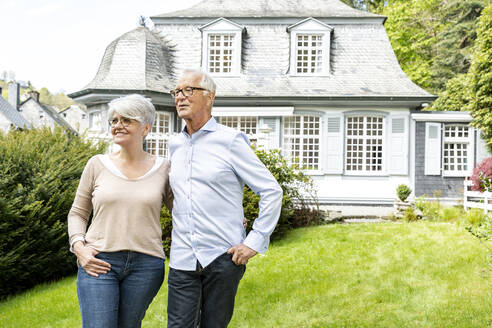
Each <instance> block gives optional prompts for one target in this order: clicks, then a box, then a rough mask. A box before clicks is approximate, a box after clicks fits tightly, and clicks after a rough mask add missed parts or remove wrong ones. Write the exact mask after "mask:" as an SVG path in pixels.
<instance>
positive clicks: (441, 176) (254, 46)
mask: <svg viewBox="0 0 492 328" xmlns="http://www.w3.org/2000/svg"><path fill="white" fill-rule="evenodd" d="M385 19H386V18H385V17H384V16H380V15H376V14H372V13H368V12H364V11H360V10H356V9H352V8H350V7H349V6H347V5H345V4H343V3H342V2H340V1H338V0H318V1H315V0H277V1H267V0H249V1H234V0H205V1H202V2H200V3H198V4H197V5H195V6H192V7H191V8H189V9H186V10H182V11H176V12H172V13H166V14H163V15H157V16H154V17H152V20H153V22H154V24H155V29H154V30H153V31H150V30H148V29H147V28H145V27H139V28H136V29H135V30H132V31H130V32H127V33H125V34H123V35H122V36H121V37H120V38H118V39H116V40H114V41H113V42H111V43H110V44H109V46H108V47H107V49H106V52H105V54H104V57H103V59H102V62H101V65H100V67H99V70H98V72H97V74H96V76H95V77H94V79H93V80H92V81H91V82H90V83H89V84H88V85H87V86H86V87H85V88H83V89H82V90H80V91H78V92H75V93H72V94H71V95H69V96H70V97H72V98H73V99H74V100H76V101H77V102H80V103H83V104H85V105H86V106H87V109H88V116H89V117H88V118H89V130H92V131H94V132H97V133H99V135H100V136H106V138H108V137H109V134H108V124H107V121H108V117H107V109H108V106H107V104H108V102H109V101H110V100H112V99H114V98H116V97H119V96H122V95H125V94H129V93H140V94H143V95H145V96H147V97H148V98H150V99H151V100H152V102H153V103H154V105H155V106H156V109H157V110H158V114H157V118H156V124H155V126H154V127H153V130H152V132H151V133H150V135H149V137H148V138H147V149H148V150H149V151H150V152H152V153H157V154H159V155H164V156H166V155H167V140H168V136H169V134H172V133H175V132H178V131H180V129H181V127H182V122H181V120H179V119H178V117H177V115H176V113H175V108H174V102H173V99H172V98H171V97H170V95H169V90H170V89H173V88H174V86H175V83H176V78H177V76H179V75H180V73H181V72H182V71H183V69H185V68H193V67H201V68H202V69H204V70H206V71H208V72H210V74H212V76H213V77H214V79H215V81H216V82H217V86H218V89H217V95H216V100H215V104H214V109H213V115H214V116H215V117H216V119H217V120H218V121H219V122H220V123H222V124H225V125H228V126H231V127H234V128H236V129H239V130H242V131H244V132H245V133H246V134H248V136H249V137H250V138H251V139H257V140H258V139H259V137H260V129H261V130H264V129H265V128H266V129H269V130H270V133H269V135H268V140H267V142H266V144H267V145H266V146H267V147H268V148H280V149H282V151H283V154H284V156H285V157H286V158H287V159H288V161H289V162H291V163H298V164H299V165H300V166H301V167H302V168H303V169H304V170H305V171H306V172H307V173H308V174H310V175H312V177H313V179H314V181H315V183H316V184H317V187H318V196H319V200H320V202H321V203H323V204H392V202H393V200H394V199H395V197H396V192H395V190H396V187H397V186H398V185H399V184H402V183H403V184H407V185H409V186H411V187H412V189H413V190H414V191H415V195H421V194H423V193H430V194H432V191H433V190H432V188H433V186H435V187H436V188H442V189H443V190H442V194H443V196H445V197H447V198H449V199H451V200H456V199H458V198H461V195H460V191H459V189H458V187H457V186H458V183H457V181H462V179H463V176H466V175H469V174H470V170H471V168H472V167H473V166H474V165H475V163H476V162H477V158H476V154H477V153H478V152H477V151H472V150H474V149H476V148H477V140H478V138H477V135H476V132H475V130H474V129H472V128H471V127H469V126H468V125H467V124H468V122H469V121H470V119H469V116H468V115H467V114H466V113H465V114H463V113H462V114H463V115H465V116H466V118H465V117H459V118H458V120H454V119H453V120H449V118H450V116H446V114H442V115H441V113H431V114H428V115H429V116H426V115H427V113H425V112H422V111H421V109H422V108H423V107H425V106H426V105H428V104H429V103H430V102H432V101H433V100H434V99H435V98H436V96H434V95H432V94H429V93H428V92H426V91H425V90H423V89H421V88H420V87H418V86H417V85H416V84H414V83H413V82H412V81H411V80H410V79H409V78H408V76H406V74H405V73H404V72H403V71H402V70H401V68H400V66H399V64H398V61H397V59H396V57H395V54H394V52H393V49H392V48H391V44H390V42H389V39H388V36H387V35H386V31H385V29H384V25H383V24H384V21H385ZM436 117H439V119H437V118H436ZM441 117H442V118H441ZM436 123H438V124H439V127H438V125H435V124H436ZM426 130H427V131H426ZM465 130H466V131H467V132H466V136H467V137H466V140H465V137H464V135H465ZM436 135H437V136H440V135H442V136H443V137H442V138H441V137H439V140H440V142H441V143H440V144H439V145H438V143H439V142H436V141H435V136H436ZM426 150H427V152H426ZM429 150H431V151H429ZM463 150H465V151H466V155H464V153H463ZM427 153H428V154H427ZM422 156H424V157H422ZM465 157H466V159H465ZM465 160H466V165H450V164H451V161H452V163H453V164H455V163H458V161H465ZM424 164H425V170H424V168H423V165H424ZM428 166H429V167H432V169H431V170H430V171H429V170H427V167H428ZM441 168H442V169H441ZM429 181H433V182H429ZM436 181H438V183H437V182H436Z"/></svg>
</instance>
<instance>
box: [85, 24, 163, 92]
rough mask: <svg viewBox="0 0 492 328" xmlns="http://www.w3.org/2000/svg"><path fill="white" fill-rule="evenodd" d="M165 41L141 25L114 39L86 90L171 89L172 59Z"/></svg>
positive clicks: (159, 90)
mask: <svg viewBox="0 0 492 328" xmlns="http://www.w3.org/2000/svg"><path fill="white" fill-rule="evenodd" d="M164 43H165V40H161V39H160V37H159V36H158V35H157V34H155V33H153V32H151V31H149V30H148V29H147V28H145V27H138V28H136V29H134V30H132V31H130V32H127V33H125V34H123V35H122V36H120V37H119V38H117V39H116V40H114V41H113V42H111V43H110V44H109V46H108V47H107V48H106V52H105V53H104V56H103V59H102V61H101V64H100V66H99V70H98V72H97V74H96V76H95V77H94V79H93V80H92V82H90V83H89V84H88V85H87V86H85V87H84V89H121V90H152V91H158V92H164V91H169V86H170V85H172V84H173V83H172V82H171V79H172V69H171V67H172V58H171V56H170V55H169V52H170V50H169V48H168V47H166V46H165V45H164Z"/></svg>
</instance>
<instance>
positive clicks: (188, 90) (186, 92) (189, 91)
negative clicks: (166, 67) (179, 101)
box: [169, 87, 208, 98]
mask: <svg viewBox="0 0 492 328" xmlns="http://www.w3.org/2000/svg"><path fill="white" fill-rule="evenodd" d="M193 90H204V91H205V90H206V91H208V90H207V89H204V88H197V87H186V88H183V89H174V90H171V91H169V93H170V94H171V96H172V97H173V98H176V97H177V96H178V94H179V93H180V92H181V93H182V94H183V96H185V97H191V96H193Z"/></svg>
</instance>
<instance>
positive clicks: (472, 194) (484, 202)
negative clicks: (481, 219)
mask: <svg viewBox="0 0 492 328" xmlns="http://www.w3.org/2000/svg"><path fill="white" fill-rule="evenodd" d="M463 184H464V193H463V194H464V199H463V207H464V208H465V210H467V209H468V208H482V209H483V211H484V213H487V211H492V203H491V201H492V192H489V191H485V192H480V191H471V190H470V188H471V186H472V185H473V182H472V181H471V180H465V181H464V183H463Z"/></svg>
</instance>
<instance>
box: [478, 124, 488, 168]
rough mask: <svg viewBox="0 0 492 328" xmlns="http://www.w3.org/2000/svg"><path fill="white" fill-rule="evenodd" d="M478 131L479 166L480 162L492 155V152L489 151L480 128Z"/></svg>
mask: <svg viewBox="0 0 492 328" xmlns="http://www.w3.org/2000/svg"><path fill="white" fill-rule="evenodd" d="M476 131H477V139H476V140H477V162H476V163H475V166H477V165H478V164H479V163H480V162H482V161H483V160H484V159H486V158H487V157H490V156H492V154H491V153H489V151H488V149H487V144H486V143H485V140H484V139H483V138H482V133H481V132H480V130H478V129H477V130H476Z"/></svg>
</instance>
